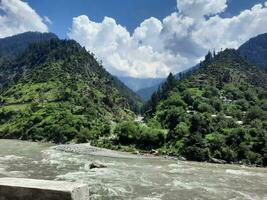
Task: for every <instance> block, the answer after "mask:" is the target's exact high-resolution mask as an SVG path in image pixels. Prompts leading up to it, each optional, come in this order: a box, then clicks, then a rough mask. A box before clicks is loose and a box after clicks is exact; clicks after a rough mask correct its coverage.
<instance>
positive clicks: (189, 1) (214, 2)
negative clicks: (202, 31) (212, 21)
mask: <svg viewBox="0 0 267 200" xmlns="http://www.w3.org/2000/svg"><path fill="white" fill-rule="evenodd" d="M226 3H227V0H177V7H178V10H179V11H180V12H181V13H183V14H184V15H186V16H189V17H193V18H196V19H197V18H199V17H204V16H210V15H214V14H218V13H221V12H223V11H224V10H225V9H226V8H227V4H226Z"/></svg>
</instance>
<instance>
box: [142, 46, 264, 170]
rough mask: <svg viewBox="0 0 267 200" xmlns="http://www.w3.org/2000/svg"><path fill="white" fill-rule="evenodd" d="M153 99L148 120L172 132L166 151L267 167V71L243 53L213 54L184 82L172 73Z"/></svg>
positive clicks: (164, 145) (167, 138)
mask: <svg viewBox="0 0 267 200" xmlns="http://www.w3.org/2000/svg"><path fill="white" fill-rule="evenodd" d="M158 94H160V95H158ZM153 97H154V98H152V99H151V101H150V102H149V103H150V107H148V108H150V110H146V111H147V112H146V115H147V123H148V124H150V125H151V126H158V124H160V125H161V127H162V128H164V129H167V130H168V131H169V132H168V134H167V135H166V136H165V139H164V141H165V142H164V144H163V145H162V147H161V151H162V152H163V153H168V154H170V155H176V156H184V157H186V158H187V159H190V160H197V161H215V160H216V159H219V160H224V161H226V162H242V163H249V164H257V165H265V166H266V165H267V74H266V73H265V72H264V71H262V70H261V69H259V68H257V67H256V66H253V65H250V64H248V63H247V62H246V61H244V60H243V58H242V57H240V56H239V53H238V52H237V51H235V50H225V51H223V52H221V53H219V54H218V55H216V56H215V57H213V56H212V55H211V54H209V55H208V56H207V57H206V60H205V61H204V62H203V63H201V67H200V69H198V70H197V71H196V72H194V73H193V74H192V75H191V76H189V77H187V78H185V79H184V80H182V81H175V79H174V77H173V76H171V75H170V76H169V78H168V80H167V82H166V83H165V86H164V88H163V89H161V91H158V92H157V93H155V94H154V95H153ZM151 108H153V109H151ZM216 161H218V160H216Z"/></svg>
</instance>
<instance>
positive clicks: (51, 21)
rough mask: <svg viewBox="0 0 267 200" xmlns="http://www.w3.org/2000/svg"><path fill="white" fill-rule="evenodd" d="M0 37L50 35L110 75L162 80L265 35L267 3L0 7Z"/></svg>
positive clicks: (46, 0) (59, 1)
mask: <svg viewBox="0 0 267 200" xmlns="http://www.w3.org/2000/svg"><path fill="white" fill-rule="evenodd" d="M0 30H1V31H0V38H3V37H8V36H12V35H15V34H18V33H22V32H26V31H39V32H54V33H56V34H57V35H58V36H59V37H60V38H69V39H74V40H76V41H77V42H78V43H80V44H81V45H82V46H84V47H85V48H86V49H87V50H88V51H90V52H93V53H94V54H95V55H96V58H97V59H98V60H101V61H102V63H103V66H104V67H105V68H106V69H107V70H108V71H109V72H110V73H112V74H114V75H118V76H132V77H139V78H140V77H141V78H152V77H157V78H158V77H161V78H163V77H166V76H167V75H168V74H169V73H170V72H173V73H178V72H181V71H183V70H186V69H188V68H190V67H192V66H194V65H196V64H197V63H199V62H200V61H201V60H202V59H203V58H204V56H205V55H206V54H207V52H208V51H210V50H216V51H220V50H221V49H226V48H234V49H237V48H238V47H239V46H240V45H242V44H243V43H244V42H246V41H247V40H249V39H250V38H252V37H255V36H257V35H259V34H262V33H266V32H267V0H190V1H189V0H179V1H177V0H0Z"/></svg>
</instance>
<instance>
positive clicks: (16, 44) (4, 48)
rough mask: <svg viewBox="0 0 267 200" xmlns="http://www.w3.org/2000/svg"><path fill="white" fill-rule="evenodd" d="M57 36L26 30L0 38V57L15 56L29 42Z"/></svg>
mask: <svg viewBox="0 0 267 200" xmlns="http://www.w3.org/2000/svg"><path fill="white" fill-rule="evenodd" d="M57 38H58V37H57V36H56V35H55V34H53V33H39V32H26V33H21V34H18V35H15V36H11V37H6V38H1V39H0V58H3V57H16V56H18V55H19V54H20V53H22V52H23V51H24V50H25V49H26V48H27V47H28V46H29V45H30V44H32V43H35V42H41V41H46V40H51V39H57Z"/></svg>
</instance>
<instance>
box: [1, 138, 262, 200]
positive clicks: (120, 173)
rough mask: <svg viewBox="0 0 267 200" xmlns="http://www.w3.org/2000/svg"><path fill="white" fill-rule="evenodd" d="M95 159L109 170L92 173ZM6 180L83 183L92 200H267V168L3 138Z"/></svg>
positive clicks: (2, 160) (2, 164) (3, 168)
mask: <svg viewBox="0 0 267 200" xmlns="http://www.w3.org/2000/svg"><path fill="white" fill-rule="evenodd" d="M92 161H97V162H101V163H103V164H105V165H107V168H103V169H93V170H90V169H89V164H90V163H91V162H92ZM0 177H24V178H33V179H47V180H64V181H77V182H83V183H86V184H88V185H89V186H90V199H116V200H117V199H134V200H139V199H140V200H158V199H162V200H183V199H185V200H190V199H195V200H200V199H205V200H206V199H211V200H213V199H214V200H220V199H227V200H228V199H233V200H239V199H240V200H241V199H242V200H243V199H253V200H264V199H267V169H266V168H248V167H240V166H236V165H217V164H208V163H198V162H184V161H175V160H166V159H163V158H153V159H152V158H143V157H136V158H135V157H131V156H130V157H129V158H128V157H127V156H125V157H114V156H113V157H106V156H103V155H101V156H100V155H88V154H75V153H67V152H63V151H58V150H56V149H55V148H54V147H52V146H51V145H49V144H39V143H32V142H25V141H17V140H0Z"/></svg>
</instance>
